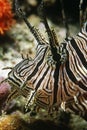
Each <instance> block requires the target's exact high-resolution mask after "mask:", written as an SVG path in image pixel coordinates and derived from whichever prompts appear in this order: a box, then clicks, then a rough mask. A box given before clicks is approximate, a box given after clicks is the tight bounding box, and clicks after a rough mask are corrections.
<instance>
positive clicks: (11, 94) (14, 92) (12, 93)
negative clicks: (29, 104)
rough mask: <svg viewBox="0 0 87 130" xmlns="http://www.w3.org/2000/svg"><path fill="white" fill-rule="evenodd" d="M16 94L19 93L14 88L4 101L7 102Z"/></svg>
mask: <svg viewBox="0 0 87 130" xmlns="http://www.w3.org/2000/svg"><path fill="white" fill-rule="evenodd" d="M18 95H19V93H18V91H17V90H16V89H15V90H13V91H12V92H11V93H10V94H9V96H8V98H7V100H6V103H9V102H10V101H12V100H13V99H14V98H16V97H17V96H18Z"/></svg>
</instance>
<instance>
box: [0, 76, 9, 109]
mask: <svg viewBox="0 0 87 130" xmlns="http://www.w3.org/2000/svg"><path fill="white" fill-rule="evenodd" d="M3 79H4V78H3V77H0V82H1V81H2V80H3ZM9 93H10V85H9V84H8V83H2V84H0V108H1V107H2V105H3V103H4V102H5V100H6V99H7V96H8V95H9Z"/></svg>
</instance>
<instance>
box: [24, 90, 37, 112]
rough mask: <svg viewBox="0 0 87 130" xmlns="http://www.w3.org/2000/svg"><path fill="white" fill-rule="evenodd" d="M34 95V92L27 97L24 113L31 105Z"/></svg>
mask: <svg viewBox="0 0 87 130" xmlns="http://www.w3.org/2000/svg"><path fill="white" fill-rule="evenodd" d="M35 93H36V91H34V92H32V93H31V94H29V95H28V96H27V101H26V104H25V111H27V110H28V107H29V106H30V105H32V104H33V101H32V99H33V97H34V95H35ZM31 101H32V102H31Z"/></svg>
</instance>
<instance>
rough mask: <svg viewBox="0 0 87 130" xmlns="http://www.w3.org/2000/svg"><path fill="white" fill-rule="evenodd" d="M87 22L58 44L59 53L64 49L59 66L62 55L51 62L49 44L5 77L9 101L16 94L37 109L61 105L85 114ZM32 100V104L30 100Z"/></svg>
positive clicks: (86, 99)
mask: <svg viewBox="0 0 87 130" xmlns="http://www.w3.org/2000/svg"><path fill="white" fill-rule="evenodd" d="M86 28H87V23H86V24H85V26H84V28H82V32H80V33H78V35H76V36H75V37H73V38H71V39H66V40H65V41H64V42H63V43H61V44H60V46H59V48H58V51H59V50H60V49H61V45H62V49H65V50H66V53H67V59H66V60H65V62H63V63H61V59H62V57H63V54H61V55H60V56H61V58H60V59H58V61H56V62H55V61H54V59H53V58H52V53H51V50H50V46H49V44H48V43H41V44H39V45H38V46H37V50H36V56H35V58H34V59H30V58H26V59H23V60H22V61H21V62H20V63H18V64H17V65H16V66H15V67H14V68H13V69H12V70H11V72H10V73H9V74H8V82H9V83H10V84H11V85H12V86H13V91H12V93H11V95H9V97H8V100H11V99H13V98H15V97H17V95H22V96H24V97H26V99H27V106H29V104H30V102H32V103H35V104H37V106H39V107H42V108H46V109H48V110H49V109H51V108H53V107H54V106H56V107H57V108H59V107H60V106H61V107H62V108H63V109H64V110H65V109H66V110H69V111H74V112H77V113H81V114H84V111H87V98H86V97H84V96H83V95H84V93H87V32H86ZM33 99H34V101H33Z"/></svg>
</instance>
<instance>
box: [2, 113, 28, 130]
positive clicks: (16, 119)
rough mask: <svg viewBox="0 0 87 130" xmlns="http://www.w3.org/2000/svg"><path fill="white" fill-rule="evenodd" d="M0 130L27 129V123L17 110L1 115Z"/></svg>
mask: <svg viewBox="0 0 87 130" xmlns="http://www.w3.org/2000/svg"><path fill="white" fill-rule="evenodd" d="M0 130H29V128H28V123H27V122H26V121H25V120H24V119H23V114H20V113H19V112H16V113H13V114H12V115H3V116H2V117H1V118H0Z"/></svg>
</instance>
